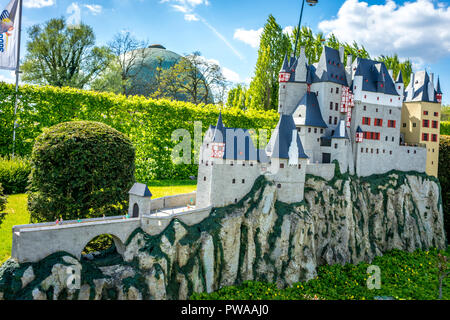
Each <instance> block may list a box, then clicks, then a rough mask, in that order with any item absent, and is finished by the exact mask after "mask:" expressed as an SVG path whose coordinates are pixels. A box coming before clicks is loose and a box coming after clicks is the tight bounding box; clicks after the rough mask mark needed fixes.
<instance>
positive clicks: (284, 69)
mask: <svg viewBox="0 0 450 320" xmlns="http://www.w3.org/2000/svg"><path fill="white" fill-rule="evenodd" d="M289 71H290V70H289V62H288V56H287V54H286V55H285V56H284V60H283V65H282V66H281V70H280V72H289Z"/></svg>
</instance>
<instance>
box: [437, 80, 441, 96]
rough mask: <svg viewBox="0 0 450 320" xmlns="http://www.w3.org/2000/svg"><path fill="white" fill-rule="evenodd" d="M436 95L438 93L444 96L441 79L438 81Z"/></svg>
mask: <svg viewBox="0 0 450 320" xmlns="http://www.w3.org/2000/svg"><path fill="white" fill-rule="evenodd" d="M436 93H437V94H442V91H441V82H440V81H439V77H438V80H437V87H436Z"/></svg>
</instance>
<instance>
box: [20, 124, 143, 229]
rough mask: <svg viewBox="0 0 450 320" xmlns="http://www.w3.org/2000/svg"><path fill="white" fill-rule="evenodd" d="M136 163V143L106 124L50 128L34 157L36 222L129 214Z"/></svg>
mask: <svg viewBox="0 0 450 320" xmlns="http://www.w3.org/2000/svg"><path fill="white" fill-rule="evenodd" d="M134 160H135V150H134V147H133V145H132V143H131V141H130V140H129V139H128V138H127V137H126V136H125V135H123V134H122V133H120V132H119V131H117V130H115V129H113V128H111V127H109V126H107V125H105V124H102V123H98V122H88V121H76V122H66V123H62V124H59V125H56V126H54V127H51V128H50V129H48V130H45V132H44V133H43V134H42V135H40V136H39V137H38V138H37V140H36V144H35V145H34V148H33V154H32V158H31V161H32V171H31V176H30V186H29V189H30V195H29V197H28V209H29V211H30V214H31V221H32V222H47V221H55V220H56V219H58V218H59V217H62V218H63V219H64V220H74V219H78V218H92V217H101V216H102V215H105V216H115V215H122V214H124V213H125V212H126V210H127V207H128V206H127V204H128V191H129V190H130V188H131V186H132V185H133V183H134V181H135V180H134V170H135V165H134Z"/></svg>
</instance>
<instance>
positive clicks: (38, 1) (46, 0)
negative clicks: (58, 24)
mask: <svg viewBox="0 0 450 320" xmlns="http://www.w3.org/2000/svg"><path fill="white" fill-rule="evenodd" d="M55 3H56V1H55V0H25V1H24V3H23V6H24V7H25V8H44V7H51V6H53V5H54V4H55Z"/></svg>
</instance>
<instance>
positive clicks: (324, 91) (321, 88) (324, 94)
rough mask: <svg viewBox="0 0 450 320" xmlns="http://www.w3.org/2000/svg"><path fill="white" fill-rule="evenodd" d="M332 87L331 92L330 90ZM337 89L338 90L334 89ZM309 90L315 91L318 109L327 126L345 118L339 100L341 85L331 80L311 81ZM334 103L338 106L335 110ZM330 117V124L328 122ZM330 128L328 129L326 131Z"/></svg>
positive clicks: (331, 125) (332, 126) (331, 126)
mask: <svg viewBox="0 0 450 320" xmlns="http://www.w3.org/2000/svg"><path fill="white" fill-rule="evenodd" d="M332 89H333V92H331V90H332ZM336 89H338V90H336ZM311 92H316V94H317V100H318V102H319V106H320V111H321V113H322V118H323V121H325V123H326V124H327V126H328V127H330V128H334V127H336V125H337V124H336V125H335V124H334V123H335V120H336V119H337V123H339V120H342V119H345V116H346V115H345V114H343V113H341V112H340V111H341V100H342V85H340V84H337V83H333V82H319V83H313V84H312V85H311ZM331 103H332V104H333V109H332V110H331V108H330V104H331ZM336 104H337V106H338V108H337V111H336ZM330 117H331V124H330ZM330 131H331V129H329V130H328V133H329V132H330Z"/></svg>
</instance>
